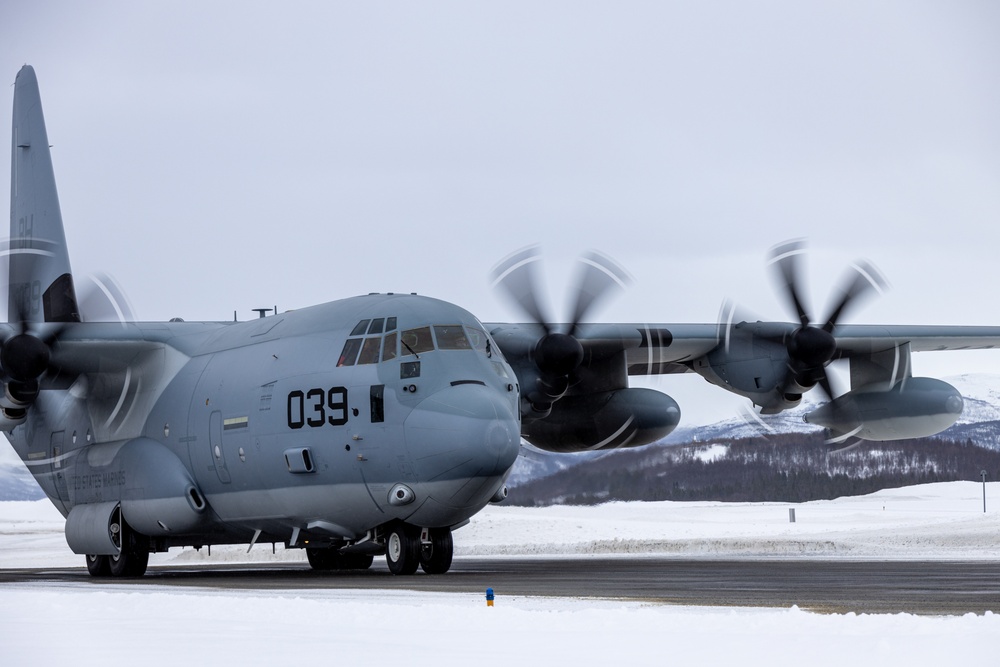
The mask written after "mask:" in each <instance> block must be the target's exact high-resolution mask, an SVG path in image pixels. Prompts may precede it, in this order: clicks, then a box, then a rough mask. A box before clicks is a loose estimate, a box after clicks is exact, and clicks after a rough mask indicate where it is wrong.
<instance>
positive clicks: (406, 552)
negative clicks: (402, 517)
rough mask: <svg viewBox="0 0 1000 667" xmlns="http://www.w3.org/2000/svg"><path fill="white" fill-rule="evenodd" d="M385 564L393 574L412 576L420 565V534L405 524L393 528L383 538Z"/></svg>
mask: <svg viewBox="0 0 1000 667" xmlns="http://www.w3.org/2000/svg"><path fill="white" fill-rule="evenodd" d="M385 562H386V564H388V566H389V571H390V572H392V573H393V574H413V573H414V572H416V571H417V567H419V565H420V533H419V531H418V530H417V529H416V528H414V527H413V526H408V525H406V524H405V523H400V524H396V525H395V526H393V527H392V528H391V529H390V530H389V532H388V534H387V535H386V537H385Z"/></svg>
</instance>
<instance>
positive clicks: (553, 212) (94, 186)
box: [0, 1, 1000, 415]
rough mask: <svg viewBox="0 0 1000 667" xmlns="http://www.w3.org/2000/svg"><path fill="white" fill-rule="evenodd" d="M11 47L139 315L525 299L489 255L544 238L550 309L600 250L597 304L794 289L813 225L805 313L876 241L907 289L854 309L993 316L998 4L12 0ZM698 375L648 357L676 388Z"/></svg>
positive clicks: (996, 320) (77, 215) (11, 64)
mask: <svg viewBox="0 0 1000 667" xmlns="http://www.w3.org/2000/svg"><path fill="white" fill-rule="evenodd" d="M24 63H28V64H31V65H33V66H34V67H35V70H36V72H37V74H38V78H39V83H40V87H41V92H42V100H43V105H44V109H45V113H46V120H47V124H48V129H49V139H50V143H52V144H53V146H54V148H53V158H54V161H55V169H56V178H57V182H58V184H59V193H60V199H61V204H62V211H63V218H64V221H65V223H66V232H67V237H68V240H69V243H70V246H71V247H70V250H71V256H72V260H73V263H74V269H75V271H76V272H77V273H78V274H86V273H90V272H94V271H106V272H108V273H110V274H112V275H114V276H115V277H116V278H117V279H118V280H119V282H120V283H121V284H122V286H123V287H124V289H125V291H126V293H127V294H128V295H129V297H130V299H131V301H132V305H133V306H134V308H135V311H136V313H137V315H138V316H139V317H140V318H141V319H149V320H157V319H168V318H170V317H175V316H179V317H183V318H185V319H188V320H195V319H230V318H231V317H232V313H233V310H238V311H239V313H240V318H241V319H246V318H249V317H252V316H254V314H253V313H252V312H251V311H250V309H251V308H254V307H263V306H272V305H274V304H277V305H278V306H279V308H281V309H282V310H284V309H289V308H297V307H303V306H307V305H311V304H314V303H318V302H322V301H329V300H333V299H336V298H340V297H344V296H351V295H355V294H361V293H367V292H371V291H397V292H403V291H406V292H410V291H415V292H419V293H421V294H427V295H431V296H437V297H439V298H442V299H446V300H449V301H453V302H456V303H458V304H459V305H462V306H464V307H466V308H468V309H469V310H471V311H473V312H474V313H475V314H477V315H478V316H479V317H480V318H481V319H484V320H509V319H512V318H514V319H520V316H519V315H517V314H516V313H515V311H513V310H512V309H510V308H509V307H508V306H507V305H506V303H505V302H504V301H503V300H502V299H501V298H500V297H499V296H497V295H495V294H494V293H492V292H491V290H490V288H489V280H488V271H489V268H490V267H491V266H492V265H493V264H495V263H496V262H497V261H498V260H500V259H501V258H503V257H504V256H505V255H507V254H508V253H510V252H512V251H513V250H516V249H518V248H520V247H522V246H524V245H527V244H529V243H540V244H541V245H542V247H543V249H544V250H545V251H546V252H547V253H548V254H549V256H550V258H551V261H550V262H548V263H547V265H546V269H547V274H548V277H549V284H550V290H549V291H550V294H549V300H550V302H551V303H553V304H554V305H555V306H558V307H556V308H554V309H555V310H557V311H560V312H561V310H565V309H566V306H565V302H566V297H565V296H564V294H565V292H566V291H567V289H568V283H569V282H570V280H569V276H570V274H571V272H572V270H573V266H572V260H573V258H574V257H575V256H577V255H578V254H579V253H580V252H582V251H584V250H587V249H590V248H596V249H599V250H601V251H603V252H605V253H607V254H609V255H611V256H613V257H615V258H616V259H617V260H618V261H620V262H621V263H622V264H624V265H625V266H626V267H628V269H629V270H630V272H631V273H632V274H633V276H634V278H635V286H634V288H633V289H632V290H631V291H629V292H628V293H627V294H626V295H625V296H624V297H622V298H621V299H619V300H617V301H615V302H614V303H611V304H608V306H607V307H606V308H605V309H604V310H603V311H601V312H600V313H597V314H596V315H595V317H594V318H593V319H598V320H604V321H653V322H705V321H713V320H715V318H716V317H717V314H718V310H719V306H720V304H721V302H722V300H723V299H724V298H726V297H730V298H734V299H736V300H738V301H739V302H740V303H741V304H742V305H744V306H746V307H747V308H749V309H751V310H752V311H753V312H755V313H757V314H759V315H760V316H761V317H764V318H767V319H788V315H789V314H788V313H786V312H785V310H784V309H783V307H782V306H781V304H780V303H779V302H778V301H777V300H776V299H775V297H774V293H773V287H772V283H771V281H770V276H769V275H768V273H767V271H766V270H765V267H764V258H765V255H766V253H767V250H768V249H769V248H770V247H771V246H773V245H775V244H777V243H779V242H781V241H784V240H786V239H789V238H794V237H806V238H808V239H809V242H810V245H811V247H812V248H813V250H814V252H813V254H812V255H811V257H810V259H811V264H810V272H809V285H810V288H811V289H812V291H813V292H814V294H815V296H814V298H813V303H814V304H815V305H814V309H815V310H816V311H817V315H816V317H821V316H822V315H823V314H825V310H826V307H827V305H826V304H827V296H828V293H829V292H828V290H829V289H830V287H831V286H832V284H833V283H834V282H836V279H837V277H838V276H839V274H840V271H841V270H842V268H843V267H844V266H845V265H846V264H847V263H848V262H850V261H852V260H854V259H857V258H859V257H865V258H868V259H870V260H872V261H873V262H874V263H875V264H876V265H878V266H879V267H880V268H881V269H882V271H883V272H884V273H885V274H886V276H887V277H888V278H889V280H890V282H891V283H892V286H893V289H892V290H891V291H890V292H888V293H887V294H886V295H885V296H884V297H882V298H881V299H879V300H877V301H873V302H871V303H869V304H868V305H866V306H865V308H863V309H860V310H859V311H857V312H856V313H855V314H854V316H853V317H852V318H851V320H852V321H854V322H864V323H921V324H1000V313H998V312H997V309H996V305H997V302H998V299H997V297H996V284H997V282H998V277H997V271H996V268H995V265H996V262H995V257H996V252H997V251H996V249H997V247H998V243H997V241H998V239H1000V226H998V225H997V222H998V221H1000V123H998V119H1000V86H998V82H1000V5H998V4H996V3H990V2H948V3H942V2H914V1H907V2H879V3H871V2H845V1H837V2H810V3H802V2H761V3H748V2H712V3H688V2H677V3H671V2H654V3H639V2H627V3H617V2H616V3H611V2H608V3H586V2H548V3H538V2H521V3H519V2H505V3H477V2H454V3H440V2H439V3H412V2H398V3H394V2H380V3H333V2H322V3H319V2H316V3H282V4H281V5H280V7H279V6H278V5H277V4H275V3H273V2H231V3H228V2H210V3H202V2H198V3H194V2H170V3H133V2H88V3H64V2H45V1H41V2H39V1H33V2H9V3H5V4H4V5H3V6H2V7H0V73H2V74H3V76H5V77H6V78H7V80H8V81H9V82H13V80H14V76H15V74H16V73H17V70H18V69H19V68H20V66H21V65H22V64H24ZM8 90H9V91H10V92H9V93H8V96H7V98H6V101H2V103H0V126H3V127H8V128H9V127H10V106H11V105H10V102H11V93H12V90H11V89H9V88H8ZM0 170H2V173H0V180H2V181H3V182H9V178H8V177H9V173H8V172H9V163H8V162H7V161H6V160H3V161H0ZM562 316H565V314H563V315H562ZM931 356H936V357H939V358H935V359H933V360H932V359H929V357H931ZM915 364H916V370H917V372H918V373H925V374H931V375H948V374H953V373H959V372H968V371H980V370H989V371H993V372H998V371H1000V351H998V352H995V353H965V354H957V353H955V354H948V355H927V354H925V355H922V356H921V355H917V357H916V359H915ZM703 384H704V383H703V382H702V381H701V380H700V379H698V378H696V377H693V378H682V379H680V380H677V379H671V380H669V381H667V382H665V383H663V384H661V385H659V386H661V387H663V388H665V390H667V391H668V392H669V393H671V394H672V395H674V396H675V397H676V398H677V399H678V401H679V402H680V403H681V406H682V408H683V409H685V411H686V412H687V414H689V415H693V414H695V413H696V412H697V410H699V409H701V408H700V407H699V406H698V405H696V404H695V403H697V402H698V401H700V400H702V399H700V398H694V399H692V398H689V396H692V395H694V396H700V394H699V391H700V385H703ZM696 385H697V387H696ZM695 387H696V388H697V389H698V391H693V393H690V392H689V389H690V388H695ZM710 395H711V396H713V397H714V398H717V399H721V398H722V396H721V392H717V393H713V394H710ZM723 404H725V402H724V401H723ZM726 405H728V404H726Z"/></svg>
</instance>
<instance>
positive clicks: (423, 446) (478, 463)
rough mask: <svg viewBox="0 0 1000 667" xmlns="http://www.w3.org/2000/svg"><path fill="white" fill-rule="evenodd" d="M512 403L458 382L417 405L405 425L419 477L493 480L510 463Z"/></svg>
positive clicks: (514, 426)
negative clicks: (487, 478) (484, 478)
mask: <svg viewBox="0 0 1000 667" xmlns="http://www.w3.org/2000/svg"><path fill="white" fill-rule="evenodd" d="M511 403H512V401H510V400H509V399H508V397H507V396H506V395H505V394H503V393H501V392H499V391H497V390H496V389H493V388H491V387H488V386H485V385H481V384H478V383H462V384H456V385H453V386H450V387H445V388H444V389H441V390H439V391H437V392H435V393H434V394H432V395H430V396H428V397H427V398H426V399H424V400H423V401H421V402H420V403H419V404H418V405H417V406H416V408H415V409H414V410H413V412H412V413H411V414H410V416H409V417H408V418H407V419H406V422H405V432H406V444H407V449H408V450H409V453H410V458H411V460H412V461H413V464H414V466H415V467H416V468H417V470H416V471H415V472H417V475H418V477H422V478H423V479H427V480H429V481H441V480H447V479H457V478H468V477H495V476H499V475H503V474H506V472H507V470H509V469H510V467H511V466H512V465H514V460H515V459H516V458H517V454H518V450H519V447H520V429H519V427H518V421H517V418H516V417H515V416H514V413H513V411H512V407H513V406H512V405H511Z"/></svg>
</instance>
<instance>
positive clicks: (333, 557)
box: [306, 548, 340, 572]
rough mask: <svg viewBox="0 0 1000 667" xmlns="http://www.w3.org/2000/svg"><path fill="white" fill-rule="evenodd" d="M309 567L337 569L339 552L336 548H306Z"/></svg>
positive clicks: (323, 569)
mask: <svg viewBox="0 0 1000 667" xmlns="http://www.w3.org/2000/svg"><path fill="white" fill-rule="evenodd" d="M306 558H308V559H309V567H311V568H312V569H314V570H318V571H321V572H323V571H326V570H339V569H340V554H339V553H337V550H336V549H309V548H307V549H306Z"/></svg>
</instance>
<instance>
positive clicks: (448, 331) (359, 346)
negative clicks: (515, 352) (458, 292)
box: [337, 317, 499, 366]
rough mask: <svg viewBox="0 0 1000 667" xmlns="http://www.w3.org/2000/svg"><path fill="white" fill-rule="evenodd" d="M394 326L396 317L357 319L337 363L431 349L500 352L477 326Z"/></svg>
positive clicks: (367, 361) (373, 360) (384, 358)
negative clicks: (406, 327) (401, 329)
mask: <svg viewBox="0 0 1000 667" xmlns="http://www.w3.org/2000/svg"><path fill="white" fill-rule="evenodd" d="M395 329H396V318H395V317H388V318H380V319H372V320H362V321H361V322H358V324H357V326H355V327H354V329H353V330H352V331H351V335H350V337H348V339H347V341H346V342H345V343H344V349H343V351H342V352H341V354H340V359H339V361H338V364H337V365H338V366H353V365H356V364H357V365H363V364H375V363H378V362H379V360H380V359H381V361H383V362H386V361H389V360H391V359H395V358H397V357H407V356H416V357H419V356H420V355H421V354H422V353H424V352H430V351H431V350H477V351H479V352H481V353H483V354H485V355H486V356H487V357H490V358H492V357H493V356H494V355H495V354H496V355H498V354H499V350H497V349H496V346H495V345H494V344H493V341H492V339H491V338H490V336H489V334H488V333H486V332H485V331H483V330H482V329H480V328H478V327H471V326H463V325H461V324H435V325H433V326H423V327H415V328H413V329H405V330H403V331H399V332H397V331H396V330H395ZM380 334H381V335H380ZM380 350H381V357H380V354H379V352H380Z"/></svg>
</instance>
